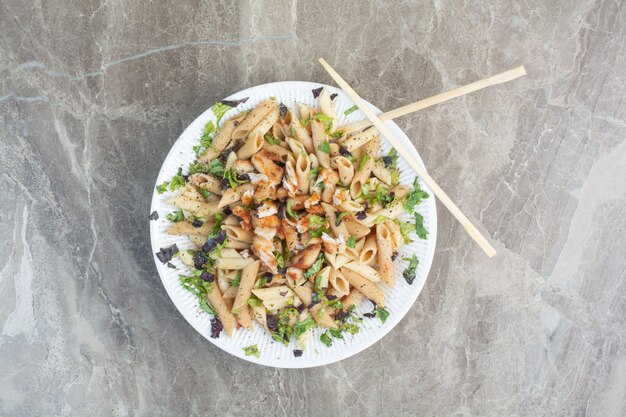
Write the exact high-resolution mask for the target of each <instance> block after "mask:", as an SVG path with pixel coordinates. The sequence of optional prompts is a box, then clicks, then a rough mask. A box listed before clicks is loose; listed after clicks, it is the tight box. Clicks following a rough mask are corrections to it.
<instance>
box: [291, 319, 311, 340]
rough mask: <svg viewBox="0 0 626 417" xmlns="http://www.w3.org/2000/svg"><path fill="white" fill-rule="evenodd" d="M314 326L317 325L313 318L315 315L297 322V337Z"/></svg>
mask: <svg viewBox="0 0 626 417" xmlns="http://www.w3.org/2000/svg"><path fill="white" fill-rule="evenodd" d="M313 327H315V320H314V319H313V316H308V317H307V318H306V319H304V320H302V321H301V322H298V324H296V327H295V329H294V336H295V337H296V339H299V338H300V336H302V335H303V334H304V333H306V331H307V330H309V329H312V328H313Z"/></svg>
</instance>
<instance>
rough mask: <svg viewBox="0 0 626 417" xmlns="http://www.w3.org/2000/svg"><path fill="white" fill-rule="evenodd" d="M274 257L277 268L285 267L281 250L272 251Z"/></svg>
mask: <svg viewBox="0 0 626 417" xmlns="http://www.w3.org/2000/svg"><path fill="white" fill-rule="evenodd" d="M274 257H275V258H276V262H277V264H278V267H279V268H284V267H285V262H286V261H285V257H284V256H283V253H282V252H275V253H274Z"/></svg>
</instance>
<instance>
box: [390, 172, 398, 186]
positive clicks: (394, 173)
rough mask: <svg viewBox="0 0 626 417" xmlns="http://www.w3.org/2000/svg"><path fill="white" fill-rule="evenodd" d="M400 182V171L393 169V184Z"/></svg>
mask: <svg viewBox="0 0 626 417" xmlns="http://www.w3.org/2000/svg"><path fill="white" fill-rule="evenodd" d="M399 183H400V172H399V171H398V170H397V169H396V170H393V171H391V185H394V186H395V185H398V184H399Z"/></svg>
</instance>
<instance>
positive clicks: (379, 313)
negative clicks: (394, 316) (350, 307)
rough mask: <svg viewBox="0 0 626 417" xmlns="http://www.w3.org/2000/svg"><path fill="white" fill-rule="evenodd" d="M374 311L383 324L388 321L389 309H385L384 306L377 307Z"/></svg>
mask: <svg viewBox="0 0 626 417" xmlns="http://www.w3.org/2000/svg"><path fill="white" fill-rule="evenodd" d="M372 313H374V316H376V317H378V318H379V319H380V321H381V323H383V324H384V323H385V322H386V321H387V318H388V317H389V311H387V310H385V309H384V308H382V307H376V308H375V309H374V311H373V312H372Z"/></svg>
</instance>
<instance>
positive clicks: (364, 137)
mask: <svg viewBox="0 0 626 417" xmlns="http://www.w3.org/2000/svg"><path fill="white" fill-rule="evenodd" d="M377 136H378V130H377V129H376V128H375V127H373V126H372V127H370V128H368V129H366V130H364V131H363V132H361V133H357V134H356V135H354V136H350V137H349V138H347V139H346V140H345V141H344V142H343V143H342V144H341V146H343V147H344V148H345V149H346V150H347V151H348V152H353V151H354V150H356V149H358V148H360V147H361V146H363V145H365V144H366V143H367V142H369V141H371V140H372V139H374V138H375V137H377Z"/></svg>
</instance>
